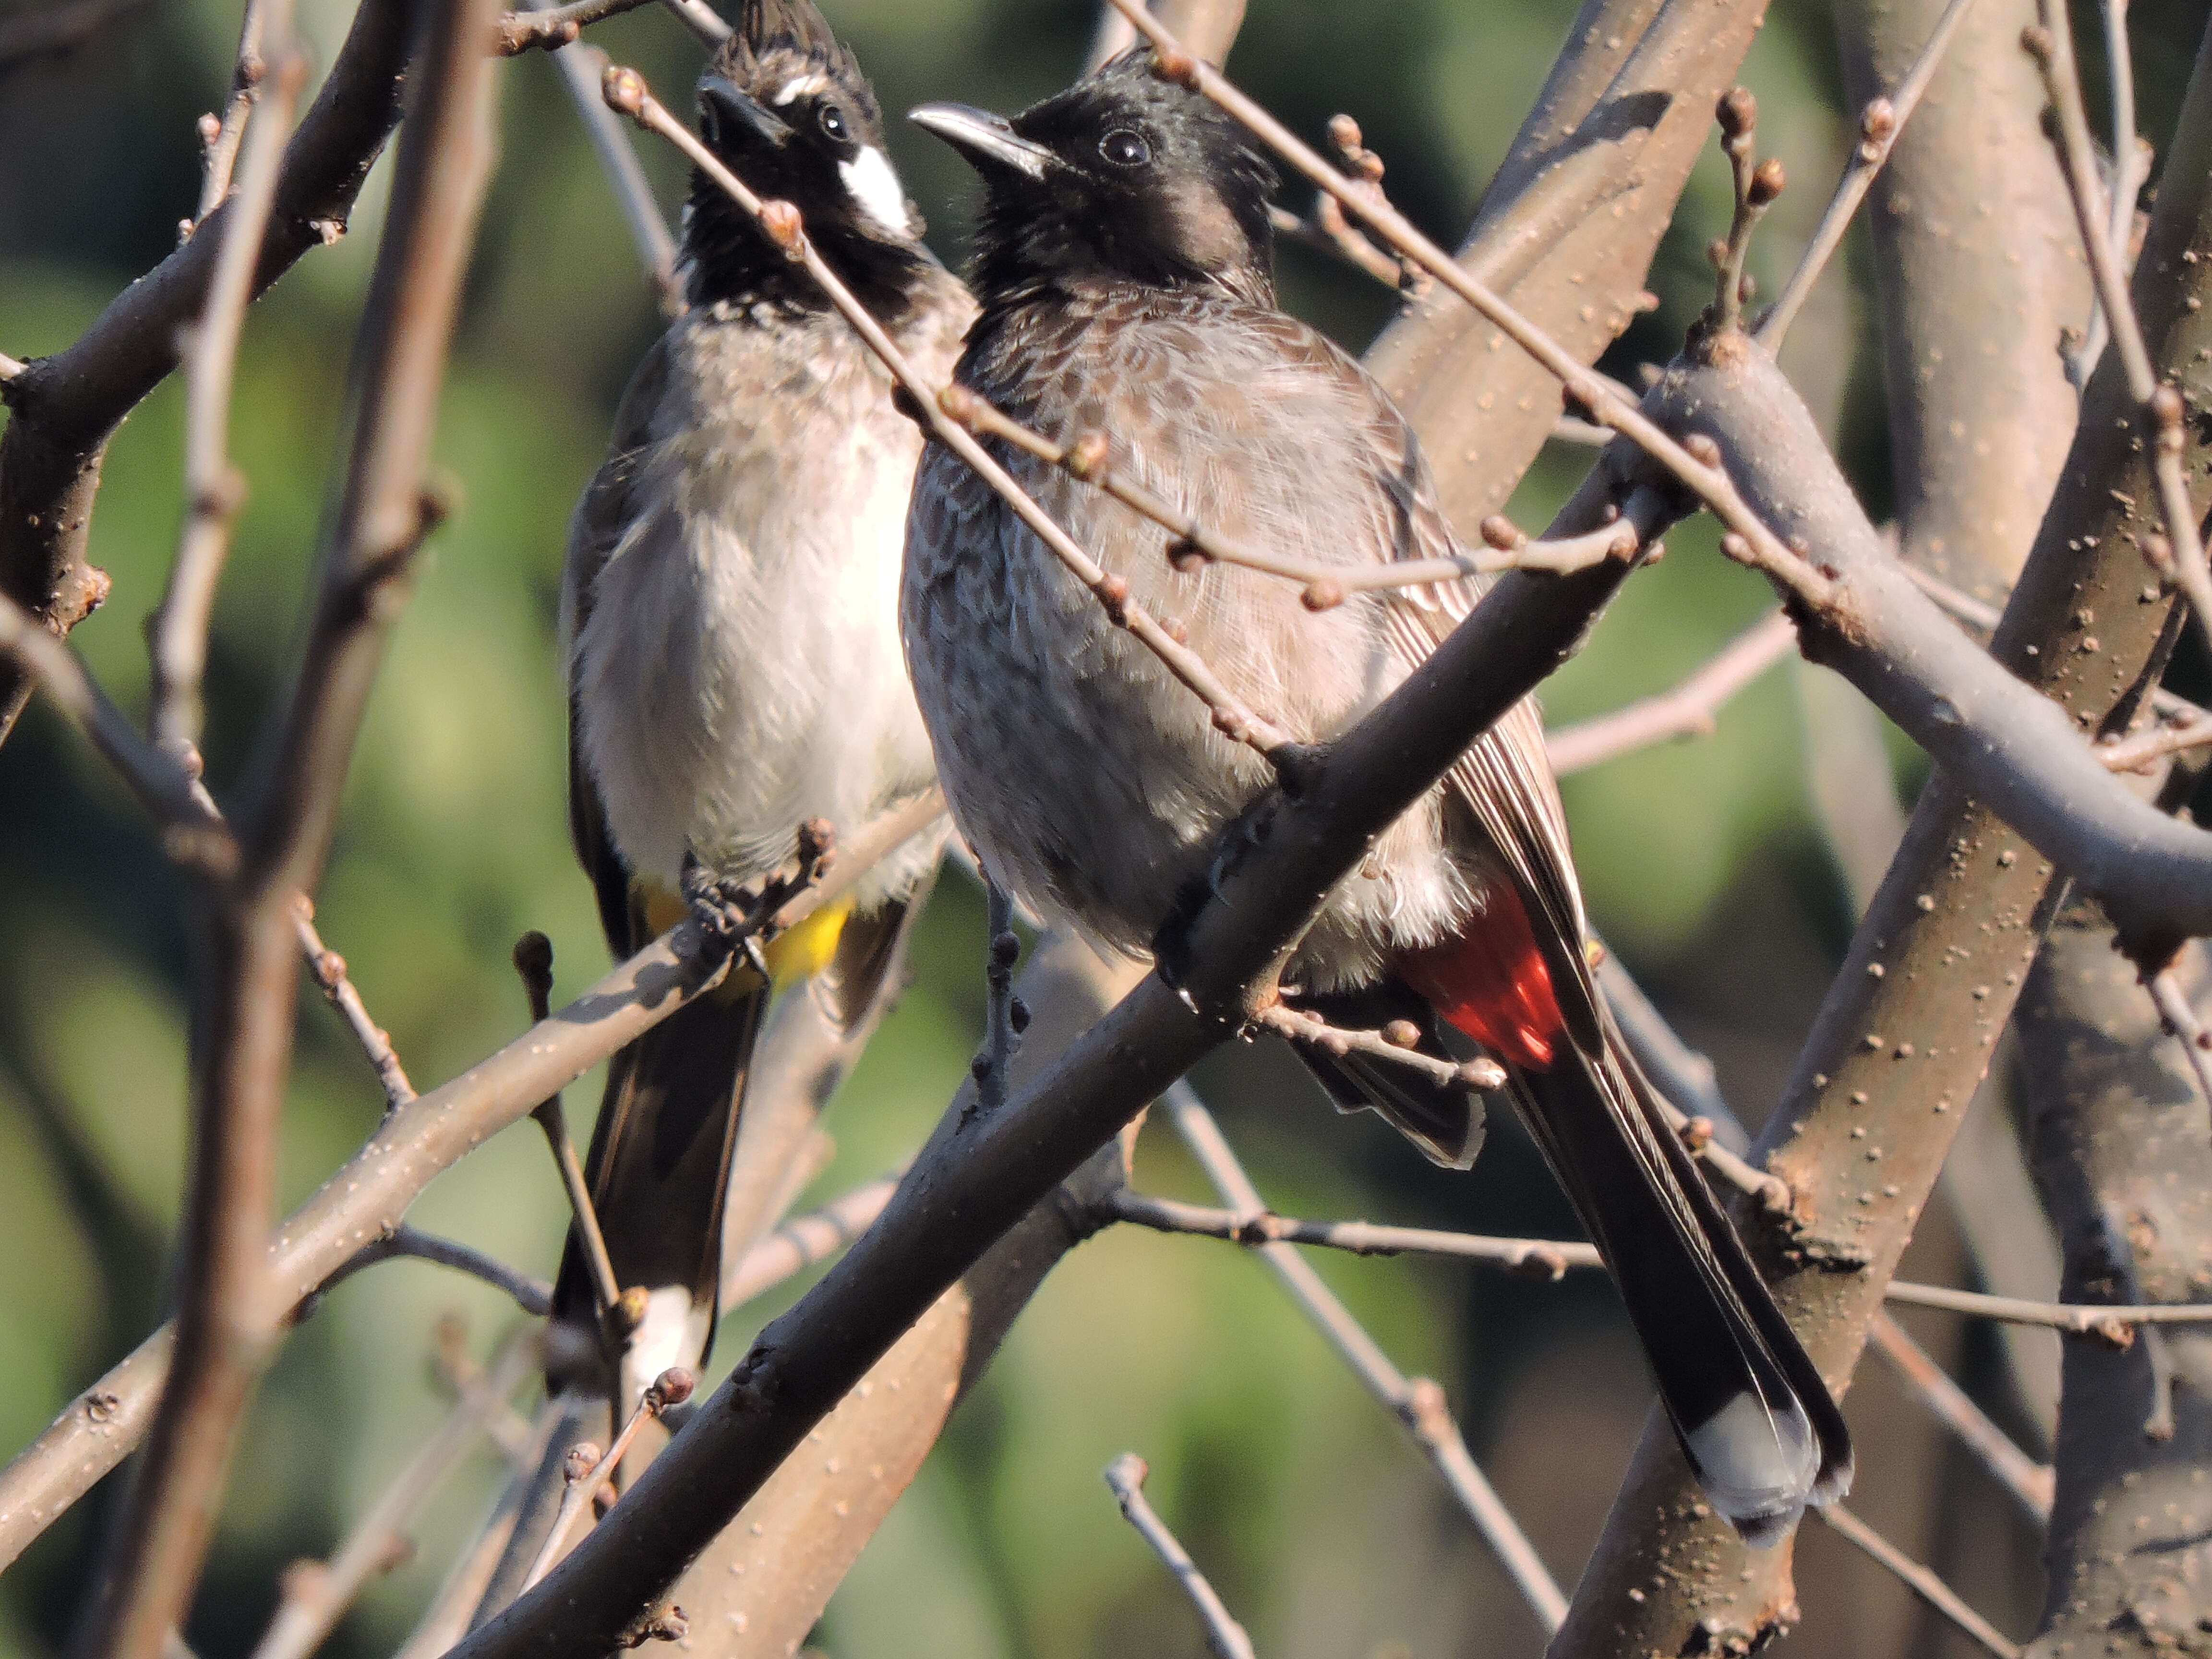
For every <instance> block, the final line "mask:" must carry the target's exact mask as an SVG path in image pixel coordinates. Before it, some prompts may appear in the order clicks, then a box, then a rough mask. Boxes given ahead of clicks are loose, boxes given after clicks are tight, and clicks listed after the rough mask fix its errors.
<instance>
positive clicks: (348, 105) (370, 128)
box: [0, 0, 414, 741]
mask: <svg viewBox="0 0 2212 1659" xmlns="http://www.w3.org/2000/svg"><path fill="white" fill-rule="evenodd" d="M413 3H414V0H361V7H360V9H359V10H357V11H356V13H355V14H354V21H353V27H352V29H351V30H350V31H349V33H348V34H347V36H346V41H345V45H344V46H343V47H342V48H341V49H340V50H339V52H338V57H337V62H336V63H335V64H332V65H331V73H330V76H329V77H328V78H327V79H326V80H325V82H323V87H322V90H321V91H320V92H319V94H316V97H315V101H314V103H313V105H312V106H310V107H309V109H308V111H307V114H306V116H305V117H304V118H302V119H301V122H300V125H299V127H298V129H297V131H295V132H294V134H293V135H292V142H291V143H289V145H287V146H286V147H285V151H284V167H283V173H281V174H280V175H279V177H278V179H277V184H276V205H275V207H274V209H273V210H272V211H271V213H270V222H269V232H268V235H267V237H266V239H265V240H264V242H263V244H262V250H261V263H260V264H259V266H258V269H257V270H255V271H254V273H253V283H252V289H253V291H254V292H255V293H256V294H258V293H260V292H261V291H262V290H264V289H266V288H268V286H269V285H270V283H273V282H275V281H276V279H277V277H279V276H283V274H284V272H285V271H286V270H289V269H290V268H291V266H292V264H294V262H295V261H296V260H297V259H298V258H300V256H301V254H303V253H305V252H307V250H308V249H309V248H312V247H319V246H323V245H325V243H328V242H331V241H333V240H336V239H337V237H338V236H339V235H340V234H343V231H344V228H345V222H346V216H347V214H348V213H349V212H350V211H351V210H352V207H353V203H354V198H355V197H356V196H357V195H358V194H359V193H360V191H361V186H362V181H363V180H364V179H367V177H368V169H369V167H370V165H371V163H373V162H374V161H375V159H376V155H377V152H378V151H379V150H380V149H382V148H383V145H384V141H385V139H386V137H388V136H389V135H390V133H391V131H392V127H393V125H395V124H396V123H397V122H398V119H399V101H400V90H401V82H402V76H403V73H404V70H405V67H406V52H407V38H408V31H409V27H410V19H411V17H412V15H413ZM233 210H234V204H226V205H224V206H222V207H219V208H217V209H216V210H215V213H214V214H211V215H210V216H209V217H208V219H207V220H205V221H204V222H203V224H202V227H201V228H203V229H206V228H209V227H210V226H212V225H214V224H215V223H216V221H217V220H218V219H219V218H220V217H221V216H222V215H225V214H228V213H230V212H231V211H233ZM221 241H222V239H221V238H220V237H216V236H212V235H206V236H195V237H193V238H192V240H190V241H188V242H186V243H185V245H184V246H182V247H180V248H179V249H178V250H177V251H176V252H174V253H173V254H171V255H170V256H169V257H168V258H166V259H164V260H163V261H162V262H161V264H159V265H157V266H155V268H154V270H151V271H149V273H147V275H145V276H143V277H141V278H139V280H138V281H137V282H135V283H132V284H131V286H130V287H129V288H127V289H125V290H124V291H123V292H122V293H121V294H120V295H117V296H116V298H115V299H114V300H113V301H111V302H110V303H109V305H108V307H107V309H106V310H105V311H103V312H101V313H100V316H99V318H98V319H96V320H95V321H94V323H93V325H92V326H91V327H90V328H88V329H87V330H86V331H84V333H83V334H82V336H80V337H78V338H77V340H76V343H74V344H72V345H70V347H68V348H67V349H65V350H63V351H60V352H58V353H56V354H55V355H54V356H51V357H41V358H39V359H37V360H35V361H33V362H29V363H27V364H25V365H24V367H23V369H22V372H21V373H20V374H16V375H15V376H13V377H12V378H10V379H9V380H8V381H7V382H6V385H5V389H4V393H0V395H4V397H5V399H6V402H7V404H8V407H9V410H10V416H9V422H8V427H7V430H6V431H5V432H4V433H0V597H5V598H8V599H13V600H14V601H15V603H16V604H18V605H21V606H22V607H23V608H24V609H26V610H27V611H31V612H32V613H33V615H34V616H36V617H37V618H38V619H39V621H40V622H41V623H44V624H45V625H46V627H47V628H48V629H52V631H53V632H54V633H57V634H66V633H68V632H69V630H70V629H72V628H74V627H75V626H76V624H77V623H80V622H82V620H83V619H84V618H85V617H87V616H88V615H89V614H90V612H91V611H92V610H93V608H94V606H95V605H97V604H98V603H99V601H100V599H101V598H102V597H104V595H105V593H106V579H105V577H103V576H101V575H100V574H99V573H98V572H96V571H94V570H93V569H92V568H91V567H90V566H88V565H87V564H86V563H85V562H84V550H85V545H86V541H87V538H88V535H89V534H90V529H91V523H92V506H93V497H94V495H95V493H96V492H97V491H98V489H99V487H100V458H101V456H102V454H103V453H104V452H105V449H106V443H107V440H108V438H109V436H110V435H112V433H113V432H114V430H115V428H117V427H118V425H120V424H121V423H122V421H123V417H124V416H126V415H128V414H129V413H130V412H131V410H132V409H133V408H135V407H136V406H137V404H138V402H139V400H140V399H141V398H143V397H145V395H146V394H147V393H148V392H151V391H152V390H153V389H154V388H155V386H158V385H160V384H161V380H163V379H164V378H165V377H166V376H167V374H168V373H169V371H170V370H171V369H173V368H175V367H176V366H177V362H178V348H177V339H178V334H179V330H181V329H182V328H184V327H185V325H187V324H189V323H190V322H191V319H193V318H195V317H197V316H198V315H199V314H200V313H201V312H202V311H203V310H204V308H205V307H206V302H207V295H208V286H209V284H210V282H211V281H212V280H213V278H214V274H215V267H216V258H217V254H218V250H219V246H220V243H221ZM27 692H28V684H27V682H26V681H25V679H24V678H23V677H22V676H21V673H19V672H17V671H15V670H14V669H13V668H12V667H11V666H10V665H8V664H5V663H0V741H5V739H6V737H7V734H8V732H9V729H10V728H11V727H12V726H14V724H15V717H16V716H17V715H18V714H21V712H22V706H23V700H24V697H25V696H27Z"/></svg>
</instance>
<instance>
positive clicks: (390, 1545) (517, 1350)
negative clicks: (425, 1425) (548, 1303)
mask: <svg viewBox="0 0 2212 1659" xmlns="http://www.w3.org/2000/svg"><path fill="white" fill-rule="evenodd" d="M537 1365H538V1333H537V1331H536V1330H535V1329H534V1328H529V1329H526V1330H524V1331H522V1332H520V1333H518V1334H516V1335H514V1336H513V1337H510V1338H509V1339H508V1340H507V1341H506V1342H505V1343H504V1344H502V1345H501V1348H500V1351H499V1353H498V1356H497V1357H496V1358H494V1359H493V1361H492V1363H491V1366H490V1368H489V1371H488V1373H487V1374H486V1376H484V1378H483V1382H482V1384H481V1386H479V1387H478V1388H477V1389H472V1390H470V1391H467V1392H465V1393H464V1394H463V1395H462V1397H461V1399H460V1400H459V1402H458V1403H457V1404H456V1405H455V1406H454V1407H453V1410H452V1411H451V1412H449V1413H447V1415H446V1420H445V1421H444V1422H442V1423H441V1424H440V1425H438V1427H437V1429H436V1430H435V1431H434V1432H433V1433H432V1434H431V1436H430V1437H429V1438H428V1440H426V1441H424V1442H423V1443H422V1446H421V1448H420V1449H418V1450H417V1451H416V1454H415V1455H414V1456H412V1457H410V1459H408V1460H407V1462H406V1464H405V1466H404V1467H403V1468H401V1469H400V1471H399V1473H398V1474H396V1475H394V1476H393V1477H392V1484H391V1485H389V1486H386V1488H385V1489H384V1491H383V1492H381V1493H380V1494H379V1495H378V1497H377V1498H376V1501H375V1502H374V1504H370V1505H369V1507H368V1510H367V1511H366V1512H365V1513H364V1514H363V1515H362V1517H361V1519H360V1520H359V1521H357V1522H355V1523H354V1527H353V1530H352V1531H351V1532H350V1533H349V1534H347V1536H346V1540H345V1541H344V1543H343V1544H341V1545H340V1546H339V1547H338V1551H337V1554H335V1555H333V1556H332V1557H331V1559H329V1561H327V1562H319V1561H296V1562H295V1563H293V1565H292V1567H291V1570H290V1571H288V1572H287V1573H286V1574H285V1575H284V1596H283V1601H281V1602H280V1603H278V1605H277V1608H276V1617H275V1618H274V1619H273V1620H270V1625H269V1629H268V1630H267V1632H265V1633H264V1635H263V1636H262V1638H261V1640H260V1642H259V1644H258V1645H257V1646H256V1647H255V1648H254V1650H253V1659H307V1656H308V1655H310V1654H312V1653H313V1652H314V1650H316V1649H317V1648H319V1647H320V1646H321V1645H322V1644H323V1642H324V1641H325V1639H326V1638H328V1637H329V1636H330V1634H331V1632H332V1631H334V1630H335V1629H337V1623H338V1620H340V1619H341V1618H343V1616H344V1614H345V1610H346V1609H347V1608H348V1607H350V1606H351V1605H352V1604H353V1601H354V1598H355V1597H356V1596H357V1595H360V1594H361V1592H362V1587H363V1586H364V1585H366V1584H367V1583H368V1581H369V1580H370V1579H372V1578H374V1577H377V1576H378V1575H379V1574H380V1573H382V1572H384V1571H387V1570H388V1569H389V1568H390V1567H391V1566H392V1564H393V1561H394V1559H395V1558H396V1557H397V1556H398V1555H400V1554H402V1553H404V1551H405V1549H406V1547H407V1544H406V1537H405V1528H406V1527H407V1525H408V1523H409V1522H410V1521H411V1520H412V1519H413V1518H414V1516H415V1515H416V1511H418V1510H420V1509H421V1508H422V1505H423V1504H424V1503H425V1502H427V1501H428V1498H429V1497H430V1494H431V1493H432V1492H435V1490H436V1489H437V1486H438V1484H439V1482H440V1481H441V1480H444V1479H445V1478H446V1477H447V1475H449V1474H452V1473H453V1468H454V1465H455V1463H456V1462H457V1461H458V1460H459V1457H460V1455H461V1454H462V1453H463V1452H465V1451H466V1450H467V1449H468V1448H469V1446H470V1444H471V1443H472V1442H473V1441H474V1440H475V1439H476V1437H477V1436H478V1435H480V1434H482V1433H483V1432H484V1431H485V1430H486V1429H487V1428H488V1427H489V1425H490V1423H491V1419H492V1418H493V1416H494V1415H495V1413H499V1412H502V1411H505V1410H506V1409H507V1399H508V1397H509V1396H510V1395H513V1392H514V1391H515V1389H518V1388H520V1386H521V1384H522V1382H523V1380H524V1378H526V1376H529V1374H530V1373H531V1371H532V1370H534V1369H535V1368H536V1366H537Z"/></svg>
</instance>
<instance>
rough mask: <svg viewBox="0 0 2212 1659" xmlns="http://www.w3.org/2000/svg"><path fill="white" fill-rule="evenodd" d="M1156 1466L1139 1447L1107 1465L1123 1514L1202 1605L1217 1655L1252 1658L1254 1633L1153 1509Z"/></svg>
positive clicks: (1210, 1644) (1209, 1639) (1209, 1640)
mask: <svg viewBox="0 0 2212 1659" xmlns="http://www.w3.org/2000/svg"><path fill="white" fill-rule="evenodd" d="M1150 1473H1151V1470H1150V1469H1148V1468H1146V1464H1145V1460H1144V1459H1143V1458H1141V1457H1139V1456H1138V1455H1137V1454H1136V1453H1134V1452H1123V1453H1122V1454H1121V1455H1120V1456H1119V1457H1117V1458H1115V1460H1114V1461H1113V1462H1110V1463H1109V1464H1108V1465H1107V1466H1106V1486H1107V1490H1108V1491H1109V1492H1112V1493H1113V1494H1114V1501H1115V1503H1116V1504H1120V1505H1121V1518H1122V1519H1123V1520H1124V1521H1127V1522H1128V1523H1129V1524H1130V1525H1131V1526H1133V1527H1134V1528H1136V1529H1137V1536H1138V1537H1139V1538H1141V1539H1143V1540H1144V1541H1145V1542H1146V1543H1147V1544H1149V1545H1151V1546H1152V1553H1153V1554H1155V1555H1157V1556H1158V1557H1159V1558H1160V1565H1162V1566H1164V1567H1165V1568H1166V1569H1167V1570H1168V1571H1170V1572H1171V1573H1173V1574H1174V1575H1175V1581H1176V1583H1178V1584H1180V1585H1182V1593H1183V1594H1184V1595H1188V1597H1189V1598H1190V1604H1191V1606H1193V1607H1196V1608H1197V1609H1198V1617H1199V1622H1200V1624H1201V1625H1203V1626H1205V1628H1206V1647H1207V1648H1208V1649H1210V1650H1212V1653H1213V1655H1214V1659H1253V1654H1252V1638H1250V1637H1249V1636H1248V1635H1246V1634H1245V1632H1244V1626H1242V1625H1240V1624H1238V1623H1237V1620H1236V1619H1235V1618H1234V1617H1233V1616H1232V1615H1231V1613H1230V1611H1229V1609H1228V1608H1227V1607H1225V1606H1224V1605H1223V1604H1222V1600H1221V1598H1220V1596H1218V1595H1215V1594H1214V1589H1213V1586H1212V1585H1211V1584H1209V1583H1206V1575H1205V1574H1204V1573H1202V1572H1200V1571H1199V1570H1198V1564H1197V1563H1196V1562H1195V1561H1193V1560H1192V1559H1190V1552H1189V1551H1188V1550H1186V1549H1185V1548H1183V1547H1182V1545H1181V1544H1180V1543H1178V1542H1177V1541H1176V1535H1175V1534H1173V1533H1171V1532H1170V1531H1169V1530H1168V1526H1167V1522H1164V1521H1163V1520H1161V1519H1160V1517H1159V1516H1158V1514H1156V1513H1155V1512H1154V1511H1153V1509H1152V1504H1150V1503H1149V1502H1147V1501H1146V1498H1145V1477H1146V1475H1147V1474H1150Z"/></svg>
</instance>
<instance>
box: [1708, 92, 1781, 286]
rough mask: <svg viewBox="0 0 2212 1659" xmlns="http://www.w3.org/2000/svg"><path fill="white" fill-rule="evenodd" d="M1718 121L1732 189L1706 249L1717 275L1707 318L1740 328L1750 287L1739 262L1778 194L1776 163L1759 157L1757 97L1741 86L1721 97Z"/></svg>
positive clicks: (1778, 175)
mask: <svg viewBox="0 0 2212 1659" xmlns="http://www.w3.org/2000/svg"><path fill="white" fill-rule="evenodd" d="M1714 116H1715V118H1716V119H1717V121H1718V122H1719V124H1720V129H1721V153H1722V154H1723V155H1726V156H1727V157H1728V160H1729V175H1730V178H1731V179H1732V180H1733V181H1734V185H1735V214H1734V216H1732V217H1731V218H1730V219H1729V231H1728V235H1727V237H1726V239H1725V240H1722V241H1720V242H1718V243H1716V244H1715V245H1714V246H1713V249H1712V254H1713V265H1714V268H1715V271H1716V273H1717V276H1716V282H1715V292H1714V295H1713V309H1712V312H1711V316H1712V318H1713V320H1714V321H1715V323H1717V325H1719V326H1720V327H1721V328H1722V329H1723V330H1736V329H1741V327H1742V326H1743V306H1744V301H1746V300H1747V299H1748V298H1750V288H1751V285H1750V283H1748V282H1747V281H1746V280H1745V278H1744V274H1743V266H1744V260H1745V258H1746V257H1747V256H1748V255H1749V253H1750V252H1751V235H1752V232H1753V229H1755V228H1757V226H1758V224H1759V220H1760V219H1762V218H1763V217H1765V214H1766V210H1767V209H1768V208H1769V207H1771V205H1772V204H1773V203H1774V198H1775V197H1778V196H1779V195H1781V193H1782V178H1783V175H1782V163H1781V162H1780V161H1777V160H1775V159H1774V158H1773V157H1771V156H1770V157H1768V158H1767V159H1766V160H1765V161H1759V160H1758V159H1757V152H1756V150H1755V149H1754V146H1755V144H1756V143H1757V142H1758V138H1759V132H1758V125H1759V104H1758V100H1756V99H1754V98H1753V96H1752V95H1751V94H1750V93H1749V92H1748V91H1747V89H1745V88H1742V87H1735V88H1731V89H1730V90H1729V91H1728V92H1726V93H1723V94H1722V96H1721V100H1720V103H1719V105H1718V106H1717V108H1716V110H1715V112H1714Z"/></svg>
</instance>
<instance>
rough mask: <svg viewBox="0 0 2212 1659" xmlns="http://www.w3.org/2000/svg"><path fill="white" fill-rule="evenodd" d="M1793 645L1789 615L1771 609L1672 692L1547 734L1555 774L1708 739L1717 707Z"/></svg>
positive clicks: (1776, 661) (1546, 741)
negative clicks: (1681, 741) (1681, 742)
mask: <svg viewBox="0 0 2212 1659" xmlns="http://www.w3.org/2000/svg"><path fill="white" fill-rule="evenodd" d="M1796 648H1797V629H1796V624H1794V623H1791V622H1790V617H1789V615H1788V613H1787V612H1784V611H1772V612H1770V613H1769V614H1768V615H1767V616H1765V617H1761V618H1760V619H1759V622H1758V623H1756V624H1755V625H1753V627H1751V628H1748V629H1745V630H1744V631H1743V632H1742V633H1741V634H1739V635H1736V636H1735V639H1733V640H1731V641H1729V642H1728V643H1727V644H1726V645H1724V646H1723V647H1721V648H1720V649H1719V650H1718V651H1717V652H1716V653H1714V654H1713V655H1712V656H1711V658H1709V659H1707V660H1706V661H1705V664H1704V665H1702V666H1700V667H1699V669H1698V670H1697V671H1695V672H1693V673H1692V674H1691V675H1690V676H1689V678H1686V679H1685V680H1684V681H1683V682H1682V683H1681V684H1680V685H1677V686H1675V687H1674V689H1673V690H1668V691H1662V692H1659V693H1658V694H1656V696H1649V697H1644V698H1642V699H1641V700H1639V701H1638V702H1632V703H1630V704H1629V705H1628V706H1627V707H1626V708H1616V709H1614V710H1613V712H1612V713H1611V714H1599V715H1597V716H1595V717H1594V718H1592V719H1590V720H1581V721H1577V723H1576V724H1575V725H1572V726H1562V727H1561V728H1559V730H1558V731H1555V732H1546V733H1545V734H1544V746H1545V748H1546V749H1547V750H1548V751H1549V752H1550V754H1551V757H1552V770H1553V773H1555V774H1556V775H1559V776H1560V777H1565V776H1567V775H1569V774H1571V773H1574V772H1580V771H1583V770H1586V769H1589V768H1590V767H1593V766H1597V765H1600V764H1602V763H1604V762H1606V761H1609V760H1618V759H1619V758H1620V757H1621V756H1623V755H1629V754H1633V753H1635V752H1636V751H1637V750H1639V749H1648V748H1650V747H1651V745H1653V744H1660V743H1665V742H1668V740H1669V739H1671V738H1690V737H1696V738H1703V737H1711V735H1712V733H1713V732H1714V731H1715V729H1716V723H1715V720H1714V716H1715V715H1716V714H1717V713H1718V712H1719V709H1720V708H1721V705H1722V704H1723V703H1725V702H1728V701H1729V699H1731V698H1732V697H1734V696H1735V695H1736V694H1737V693H1738V692H1739V691H1741V690H1744V689H1745V688H1746V687H1747V686H1749V685H1750V684H1752V682H1753V681H1754V680H1756V679H1758V678H1759V676H1760V675H1762V674H1764V673H1765V671H1767V670H1768V669H1770V668H1771V667H1772V666H1773V665H1775V664H1776V663H1778V662H1779V661H1781V660H1782V659H1783V658H1784V657H1786V656H1788V655H1790V653H1791V652H1793V651H1795V650H1796Z"/></svg>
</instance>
